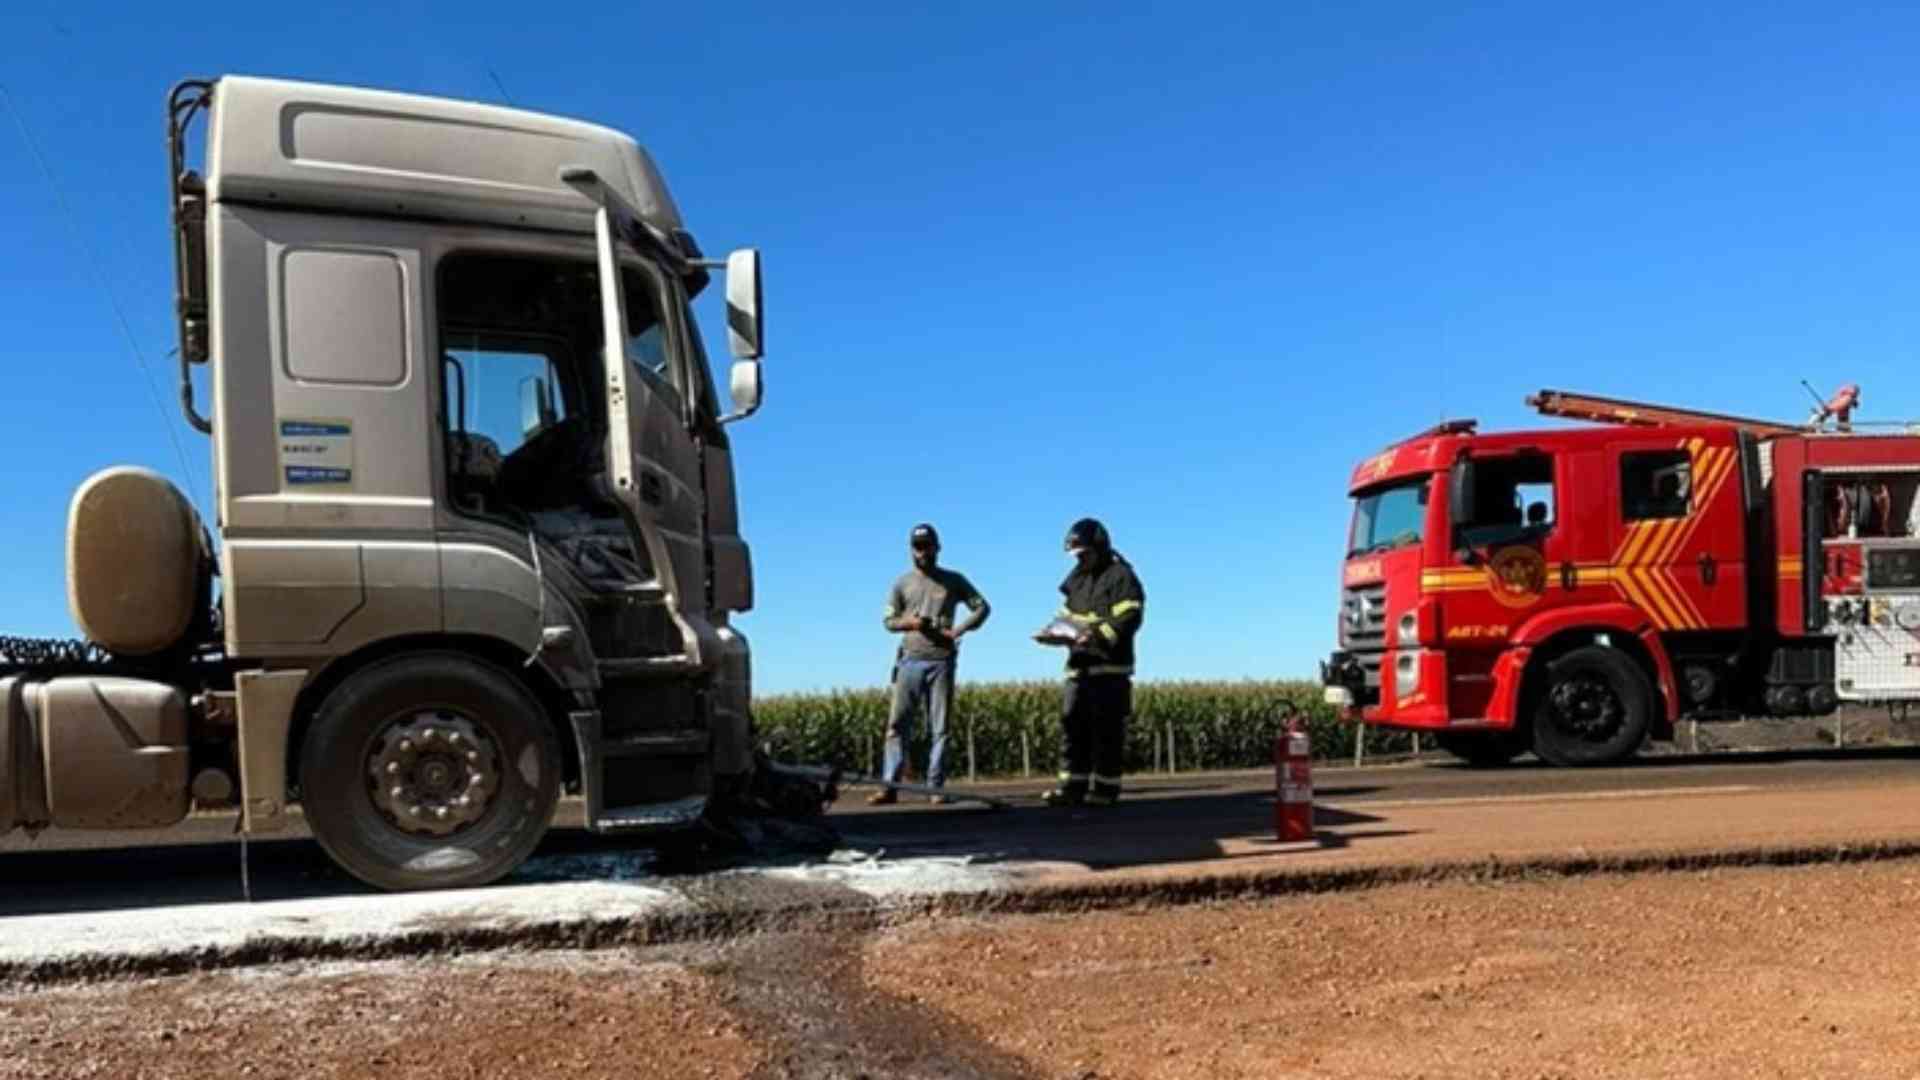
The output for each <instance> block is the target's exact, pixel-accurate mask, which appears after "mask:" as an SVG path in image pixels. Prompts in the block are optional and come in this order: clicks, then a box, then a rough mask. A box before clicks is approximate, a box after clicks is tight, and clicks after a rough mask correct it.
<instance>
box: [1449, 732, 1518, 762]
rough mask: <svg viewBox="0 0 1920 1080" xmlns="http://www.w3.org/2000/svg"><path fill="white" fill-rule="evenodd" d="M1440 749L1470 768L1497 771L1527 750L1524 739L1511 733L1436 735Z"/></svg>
mask: <svg viewBox="0 0 1920 1080" xmlns="http://www.w3.org/2000/svg"><path fill="white" fill-rule="evenodd" d="M1433 738H1434V741H1435V742H1437V743H1439V744H1440V749H1442V750H1445V751H1446V752H1447V753H1449V754H1452V755H1453V756H1454V757H1457V758H1459V759H1460V760H1461V761H1463V762H1465V763H1466V764H1467V765H1468V766H1469V767H1470V768H1475V769H1497V768H1499V767H1500V766H1502V765H1508V764H1511V763H1512V762H1513V759H1514V758H1517V757H1519V756H1520V755H1521V754H1523V753H1525V752H1526V750H1527V744H1526V742H1525V740H1524V739H1523V738H1519V737H1516V736H1515V735H1514V734H1513V733H1511V732H1502V733H1500V734H1495V735H1435V736H1434V737H1433Z"/></svg>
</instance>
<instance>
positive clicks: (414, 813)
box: [407, 803, 427, 817]
mask: <svg viewBox="0 0 1920 1080" xmlns="http://www.w3.org/2000/svg"><path fill="white" fill-rule="evenodd" d="M426 813H427V808H426V807H424V806H421V805H420V804H419V803H415V804H414V805H412V806H409V807H407V815H408V816H409V817H424V816H426Z"/></svg>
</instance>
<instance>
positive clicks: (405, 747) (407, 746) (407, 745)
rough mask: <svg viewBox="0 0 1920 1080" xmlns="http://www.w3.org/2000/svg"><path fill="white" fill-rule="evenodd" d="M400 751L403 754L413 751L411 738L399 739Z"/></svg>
mask: <svg viewBox="0 0 1920 1080" xmlns="http://www.w3.org/2000/svg"><path fill="white" fill-rule="evenodd" d="M400 752H401V753H403V754H411V753H413V740H412V739H401V740H400Z"/></svg>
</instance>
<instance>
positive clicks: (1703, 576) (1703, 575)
mask: <svg viewBox="0 0 1920 1080" xmlns="http://www.w3.org/2000/svg"><path fill="white" fill-rule="evenodd" d="M1719 576H1720V564H1719V563H1717V562H1715V561H1714V559H1713V556H1711V555H1709V554H1707V553H1706V552H1704V551H1703V552H1701V553H1700V581H1701V582H1702V583H1703V584H1706V585H1711V584H1713V583H1714V580H1715V579H1716V578H1718V577H1719Z"/></svg>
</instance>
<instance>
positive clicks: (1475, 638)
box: [1421, 450, 1577, 717]
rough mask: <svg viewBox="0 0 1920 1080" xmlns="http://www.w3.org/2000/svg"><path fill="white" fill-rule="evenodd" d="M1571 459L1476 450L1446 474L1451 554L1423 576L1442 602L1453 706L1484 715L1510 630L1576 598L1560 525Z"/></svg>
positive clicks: (1567, 540)
mask: <svg viewBox="0 0 1920 1080" xmlns="http://www.w3.org/2000/svg"><path fill="white" fill-rule="evenodd" d="M1567 464H1568V461H1567V458H1566V456H1565V455H1558V454H1550V453H1545V452H1542V451H1540V450H1521V451H1505V452H1501V451H1493V452H1475V453H1474V454H1472V456H1470V457H1467V458H1463V459H1462V460H1461V461H1460V462H1458V463H1457V464H1456V465H1455V466H1454V468H1453V472H1452V476H1451V477H1450V479H1449V503H1450V505H1449V507H1448V517H1449V520H1450V522H1451V530H1450V531H1451V539H1450V542H1449V543H1448V545H1447V547H1448V550H1449V552H1450V555H1449V561H1448V563H1447V564H1446V565H1445V566H1442V567H1437V568H1429V569H1428V570H1426V571H1424V572H1423V573H1422V575H1421V592H1422V593H1423V594H1425V595H1428V596H1436V595H1437V597H1438V599H1439V607H1440V611H1439V622H1440V625H1441V626H1442V627H1444V628H1445V629H1444V636H1445V641H1446V647H1447V657H1448V659H1447V665H1448V708H1449V711H1450V712H1451V713H1452V714H1453V715H1456V716H1470V717H1471V716H1485V715H1487V709H1488V705H1489V701H1490V699H1491V695H1492V691H1493V676H1492V672H1493V665H1494V661H1495V659H1496V658H1497V657H1498V656H1499V654H1500V651H1501V650H1502V649H1504V648H1505V647H1506V645H1507V642H1508V640H1509V639H1510V636H1511V635H1512V634H1513V633H1514V631H1516V630H1517V629H1518V628H1519V627H1520V625H1521V624H1522V623H1524V622H1526V621H1527V620H1528V619H1529V618H1531V617H1533V616H1534V615H1536V614H1538V613H1539V612H1541V611H1544V610H1546V609H1548V608H1549V607H1550V606H1553V605H1557V604H1562V603H1567V602H1571V601H1572V600H1573V599H1574V598H1575V594H1574V593H1572V592H1571V591H1569V589H1568V587H1567V583H1569V582H1572V581H1573V580H1574V579H1573V577H1572V576H1571V575H1572V574H1573V571H1574V564H1575V560H1576V552H1575V551H1574V548H1573V545H1574V543H1575V541H1576V539H1577V537H1576V535H1575V532H1574V530H1573V529H1571V528H1569V527H1568V526H1567V524H1566V523H1565V522H1564V521H1563V518H1564V517H1565V513H1564V506H1563V504H1562V498H1561V497H1563V496H1564V495H1565V493H1566V492H1567V491H1568V485H1567V484H1566V482H1565V480H1566V477H1565V475H1564V473H1565V469H1566V467H1567Z"/></svg>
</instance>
